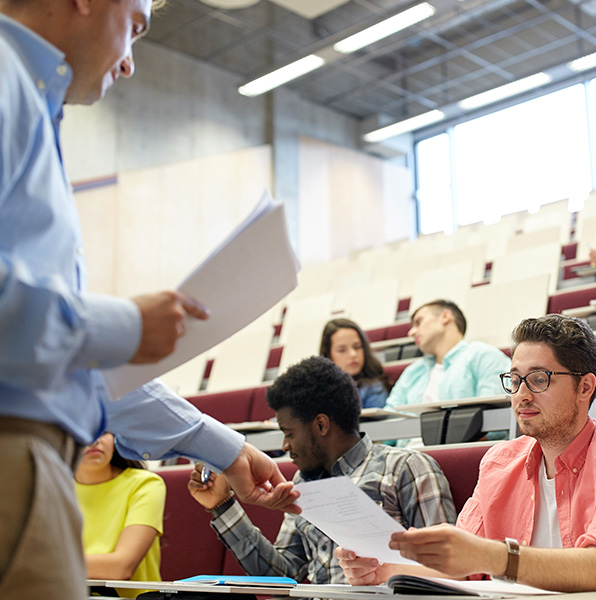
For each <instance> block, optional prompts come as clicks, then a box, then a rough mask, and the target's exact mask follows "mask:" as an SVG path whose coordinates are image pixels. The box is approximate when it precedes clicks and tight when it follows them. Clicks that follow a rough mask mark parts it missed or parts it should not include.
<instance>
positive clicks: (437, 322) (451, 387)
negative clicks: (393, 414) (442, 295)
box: [386, 300, 511, 409]
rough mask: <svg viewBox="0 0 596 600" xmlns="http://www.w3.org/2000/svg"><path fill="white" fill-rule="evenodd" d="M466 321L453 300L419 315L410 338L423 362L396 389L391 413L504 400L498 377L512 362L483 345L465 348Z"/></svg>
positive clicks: (390, 401) (437, 303)
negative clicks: (441, 402)
mask: <svg viewBox="0 0 596 600" xmlns="http://www.w3.org/2000/svg"><path fill="white" fill-rule="evenodd" d="M465 333H466V319H465V317H464V315H463V313H462V312H461V310H460V309H459V307H458V306H457V305H456V304H454V303H453V302H450V301H448V300H434V301H432V302H429V303H427V304H424V305H423V306H421V307H420V308H418V309H416V311H415V312H414V314H413V315H412V326H411V328H410V330H409V331H408V335H410V336H412V337H413V338H414V341H415V343H416V345H417V346H418V348H420V350H421V351H422V353H423V354H424V356H423V357H422V358H420V359H419V360H416V361H414V362H413V363H412V364H411V365H409V366H408V367H407V368H406V369H405V370H404V372H403V373H402V375H401V377H400V378H399V379H398V380H397V383H396V384H395V385H394V386H393V389H392V390H391V393H390V394H389V398H388V399H387V404H386V408H394V409H398V408H403V406H404V405H407V404H419V403H421V402H436V401H439V400H456V399H459V398H473V397H481V396H493V395H497V394H502V393H503V391H502V389H501V381H500V379H499V373H503V372H504V371H508V370H509V369H510V367H511V360H510V359H509V357H507V356H506V355H505V354H504V353H503V352H501V350H499V349H498V348H495V347H493V346H490V345H488V344H485V343H483V342H470V343H468V342H466V341H464V335H465Z"/></svg>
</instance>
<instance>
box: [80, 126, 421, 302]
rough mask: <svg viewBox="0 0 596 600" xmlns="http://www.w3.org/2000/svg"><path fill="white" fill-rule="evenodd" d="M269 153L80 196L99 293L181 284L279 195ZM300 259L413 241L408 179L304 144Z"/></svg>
mask: <svg viewBox="0 0 596 600" xmlns="http://www.w3.org/2000/svg"><path fill="white" fill-rule="evenodd" d="M271 165H272V155H271V149H270V147H269V146H259V147H255V148H249V149H245V150H238V151H235V152H229V153H226V154H220V155H216V156H210V157H203V158H196V159H193V160H188V161H183V162H180V163H176V164H171V165H166V166H161V167H153V168H147V169H141V170H136V171H130V172H126V173H123V174H121V175H120V176H119V177H118V183H117V184H116V185H111V186H106V187H103V188H98V189H95V190H90V191H84V192H79V193H77V194H76V200H77V205H78V208H79V212H80V215H81V223H82V227H83V236H84V241H85V249H86V254H87V263H88V266H89V288H90V290H92V291H95V292H102V293H111V294H116V295H120V296H130V295H134V294H138V293H142V292H148V291H153V290H158V289H162V288H165V287H168V288H169V287H172V286H176V285H177V284H178V283H179V282H180V281H181V279H182V278H183V277H184V276H185V275H186V274H187V273H188V272H189V270H190V269H192V268H193V267H194V266H195V265H196V264H197V263H198V262H199V261H200V260H201V259H202V258H204V257H205V256H206V255H207V254H208V253H209V252H211V250H213V249H214V248H215V247H216V246H217V245H218V244H219V243H220V242H221V241H222V240H223V239H225V237H226V236H227V235H228V234H229V233H230V232H231V231H232V229H233V228H234V227H235V226H236V225H237V224H238V223H239V222H240V221H242V219H243V218H244V217H245V216H246V215H247V214H248V213H249V212H250V210H251V209H252V208H253V207H254V205H255V204H256V202H257V200H258V199H259V198H260V196H261V193H262V191H263V189H265V188H268V189H271V184H272V166H271ZM299 193H300V199H299V200H300V202H299V214H300V238H301V239H300V256H299V258H300V260H301V262H302V264H303V265H306V264H309V263H315V262H321V261H326V260H330V259H332V258H337V257H341V256H347V255H348V254H349V253H350V252H351V251H353V250H356V249H359V248H363V247H368V246H378V245H381V244H383V243H385V242H389V241H392V240H394V239H398V238H399V237H405V236H407V231H408V230H407V218H404V216H403V215H405V214H407V213H408V199H409V193H408V181H407V171H406V170H405V169H403V167H400V166H397V165H395V164H392V163H390V162H387V161H385V160H382V159H379V158H375V157H372V156H369V155H366V154H364V153H362V152H358V151H355V150H351V149H348V148H344V147H341V146H336V145H332V144H327V143H324V142H319V141H316V140H312V139H309V138H301V139H300V177H299Z"/></svg>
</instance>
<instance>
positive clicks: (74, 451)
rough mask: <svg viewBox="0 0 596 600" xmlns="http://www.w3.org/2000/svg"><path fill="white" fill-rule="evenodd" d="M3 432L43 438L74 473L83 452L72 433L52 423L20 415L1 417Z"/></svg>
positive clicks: (1, 431) (0, 424)
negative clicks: (32, 419)
mask: <svg viewBox="0 0 596 600" xmlns="http://www.w3.org/2000/svg"><path fill="white" fill-rule="evenodd" d="M2 433H24V434H27V435H33V436H35V437H38V438H41V439H42V440H44V441H46V442H47V443H48V444H50V445H51V446H52V447H53V448H54V449H55V450H56V452H57V453H58V455H59V456H60V458H61V459H62V460H63V461H64V462H65V463H66V464H67V465H68V466H69V467H70V468H71V469H72V471H73V473H74V471H75V470H76V467H77V465H78V463H79V460H80V458H81V456H82V454H83V448H84V446H81V444H79V443H77V442H75V440H74V438H73V437H72V436H71V435H69V434H68V433H66V432H65V431H63V430H62V429H60V428H59V427H58V426H56V425H52V424H51V423H43V422H42V421H30V420H29V419H21V418H18V417H0V434H2Z"/></svg>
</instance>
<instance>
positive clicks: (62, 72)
mask: <svg viewBox="0 0 596 600" xmlns="http://www.w3.org/2000/svg"><path fill="white" fill-rule="evenodd" d="M56 73H58V75H66V65H58V67H57V68H56Z"/></svg>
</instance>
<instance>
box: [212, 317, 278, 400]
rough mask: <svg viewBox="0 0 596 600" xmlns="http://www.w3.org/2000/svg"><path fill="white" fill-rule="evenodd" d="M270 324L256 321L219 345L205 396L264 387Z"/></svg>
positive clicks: (270, 338) (264, 321) (270, 337)
mask: <svg viewBox="0 0 596 600" xmlns="http://www.w3.org/2000/svg"><path fill="white" fill-rule="evenodd" d="M272 339H273V324H272V323H271V322H270V320H268V319H265V320H261V319H259V320H258V321H257V322H255V323H251V324H250V325H249V326H248V327H245V328H244V329H242V330H241V331H239V332H238V333H236V334H234V335H233V336H232V337H230V338H228V339H227V340H225V341H224V342H222V343H221V344H219V345H218V347H217V353H216V355H215V359H214V361H213V367H212V369H211V371H210V373H209V378H208V379H207V387H206V389H207V392H210V393H214V392H221V391H224V390H237V389H242V388H254V387H256V386H258V385H261V384H262V383H263V380H264V377H265V370H266V368H267V361H268V359H269V352H270V349H271V341H272Z"/></svg>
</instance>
